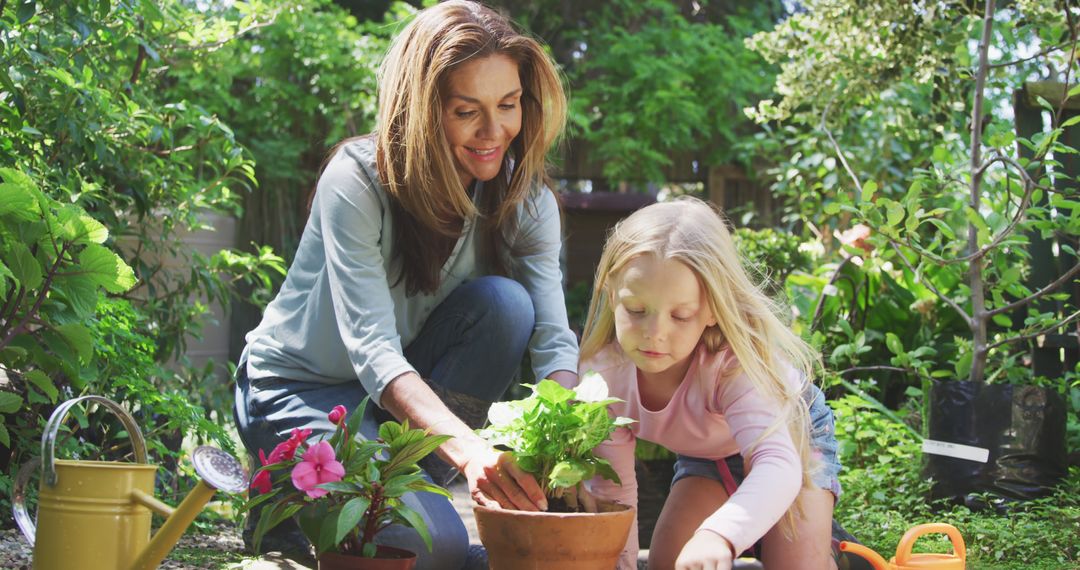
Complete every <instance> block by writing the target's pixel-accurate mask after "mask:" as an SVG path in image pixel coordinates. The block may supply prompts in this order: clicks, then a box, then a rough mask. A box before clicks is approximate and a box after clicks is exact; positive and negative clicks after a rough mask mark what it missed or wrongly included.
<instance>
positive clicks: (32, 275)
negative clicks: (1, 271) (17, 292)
mask: <svg viewBox="0 0 1080 570" xmlns="http://www.w3.org/2000/svg"><path fill="white" fill-rule="evenodd" d="M10 247H11V249H10V250H8V252H7V255H6V256H5V259H4V264H5V265H7V267H8V269H10V270H11V275H12V276H13V277H14V278H15V280H16V281H18V283H19V285H20V286H21V287H24V288H26V289H28V290H35V289H37V288H38V286H40V285H41V283H42V282H44V281H45V275H44V273H43V272H42V270H41V264H39V263H38V260H37V258H35V257H34V254H33V253H30V248H28V247H26V244H22V243H13V244H11V246H10Z"/></svg>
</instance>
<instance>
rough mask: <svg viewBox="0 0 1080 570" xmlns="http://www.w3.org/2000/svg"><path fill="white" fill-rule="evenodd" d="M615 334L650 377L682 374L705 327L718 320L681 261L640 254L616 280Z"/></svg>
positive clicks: (613, 298) (692, 274)
mask: <svg viewBox="0 0 1080 570" xmlns="http://www.w3.org/2000/svg"><path fill="white" fill-rule="evenodd" d="M611 304H612V309H613V311H614V315H615V336H616V338H617V339H618V341H619V346H621V347H622V349H623V352H625V353H626V354H627V355H628V356H629V357H630V359H631V360H632V361H633V362H634V364H635V365H637V368H638V370H640V371H641V373H642V377H643V378H644V379H646V380H648V379H650V377H660V376H661V375H662V376H663V378H665V379H669V380H675V379H682V377H683V376H684V375H685V374H686V371H687V369H688V368H689V366H690V356H691V354H692V353H693V352H694V349H695V348H696V347H697V345H698V342H699V341H700V340H701V334H702V333H703V332H704V331H705V328H706V327H708V326H712V325H715V324H716V319H715V318H713V314H712V311H711V310H710V309H709V304H708V302H707V301H706V299H705V292H704V289H703V288H702V287H701V284H700V283H699V281H698V278H697V275H695V274H694V272H693V271H692V270H691V269H690V268H689V267H687V266H686V265H685V264H683V263H682V262H680V261H675V260H673V259H660V258H657V257H656V256H654V255H641V256H638V257H635V258H634V259H632V260H630V262H629V263H627V264H626V267H624V268H623V269H622V271H621V272H620V273H619V274H618V275H617V276H616V278H615V279H614V281H613V282H612V289H611Z"/></svg>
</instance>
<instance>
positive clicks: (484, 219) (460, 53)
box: [235, 0, 577, 568]
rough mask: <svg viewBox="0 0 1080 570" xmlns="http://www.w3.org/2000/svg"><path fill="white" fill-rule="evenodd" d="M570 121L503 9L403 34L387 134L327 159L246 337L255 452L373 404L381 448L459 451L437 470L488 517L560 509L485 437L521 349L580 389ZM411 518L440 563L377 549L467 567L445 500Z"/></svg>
mask: <svg viewBox="0 0 1080 570" xmlns="http://www.w3.org/2000/svg"><path fill="white" fill-rule="evenodd" d="M565 117H566V97H565V94H564V92H563V90H562V84H561V82H560V80H559V76H558V74H557V71H556V68H555V66H554V64H553V63H552V61H551V60H550V59H549V57H548V56H547V55H546V54H545V53H544V51H543V49H542V47H541V46H540V45H539V44H538V43H537V42H536V41H535V40H533V39H531V38H529V37H526V36H524V35H522V34H521V33H519V32H517V31H515V30H514V29H513V28H512V27H511V26H510V24H509V23H508V22H507V21H506V20H505V19H504V18H503V17H501V16H500V15H498V14H496V13H495V12H493V11H492V10H490V9H488V8H486V7H483V6H481V5H479V4H476V3H474V2H469V1H463V0H453V1H450V2H446V3H443V4H439V5H436V6H433V7H431V8H428V9H426V10H423V11H421V12H420V13H419V14H418V15H417V16H416V18H415V19H414V20H413V21H412V22H411V23H410V24H409V25H408V26H406V27H405V28H404V29H403V30H402V31H401V33H400V34H399V35H398V37H397V38H396V39H395V40H394V42H393V44H392V45H391V48H390V51H389V53H388V54H387V56H386V58H385V60H384V62H383V64H382V67H381V68H380V71H379V113H378V121H377V127H376V130H375V132H374V133H373V134H372V135H369V136H367V137H361V138H359V139H353V140H348V141H345V142H343V143H342V144H340V145H339V146H338V147H337V148H336V149H335V150H334V151H333V152H332V154H331V158H330V159H329V160H328V163H327V165H326V168H325V170H324V172H323V173H322V175H321V177H320V179H319V182H318V185H317V187H316V192H315V196H314V198H313V202H312V209H311V214H310V217H309V219H308V222H307V226H306V228H305V230H304V234H303V237H302V238H301V241H300V245H299V249H298V250H297V254H296V259H295V261H294V262H293V265H292V267H291V268H290V269H289V273H288V275H287V276H286V279H285V283H284V285H282V288H281V291H280V292H279V293H278V295H277V297H276V298H275V299H274V301H273V302H271V303H270V305H269V306H268V307H267V309H266V312H265V315H264V317H263V321H262V323H261V324H260V325H259V326H258V327H257V328H256V329H255V330H254V331H252V332H251V333H249V334H248V336H247V343H248V344H247V347H246V348H245V350H244V353H243V356H242V358H241V365H240V367H239V369H238V371H237V387H236V408H235V412H236V419H237V423H238V425H239V428H240V434H241V437H242V439H243V440H244V444H245V446H246V447H247V448H248V450H249V451H250V452H251V453H253V454H254V453H257V450H258V449H264V450H269V449H271V448H272V447H273V446H274V445H276V444H277V443H278V442H279V441H281V440H284V439H286V438H287V436H288V434H289V433H290V432H291V430H292V429H293V428H310V429H312V430H313V434H312V437H313V438H316V437H318V436H319V435H321V434H325V433H328V432H331V431H332V429H333V426H331V425H330V423H329V421H328V420H327V419H326V415H327V412H329V411H330V409H332V408H333V407H334V406H335V405H338V404H344V405H345V406H346V407H348V408H349V409H353V408H355V407H356V406H357V405H358V404H359V403H360V402H361V400H362V399H363V398H364V397H365V396H370V397H371V401H372V402H373V403H374V404H375V406H377V407H378V409H374V410H369V413H368V414H367V419H368V420H369V421H368V423H367V424H366V425H365V426H364V430H365V431H364V433H365V434H367V435H368V436H369V437H374V436H375V433H376V430H377V421H376V418H379V417H381V418H382V419H388V418H389V415H392V416H393V417H395V418H397V419H399V420H408V422H409V424H410V425H411V426H413V427H420V428H424V429H428V430H431V431H432V432H433V433H436V434H448V435H452V436H454V437H453V439H451V440H449V441H448V442H447V443H446V444H444V445H443V446H442V447H441V448H440V450H439V452H438V453H439V456H440V457H441V458H442V459H443V460H445V461H446V462H447V463H448V464H449V465H450V466H451V467H453V468H456V469H458V470H460V471H461V472H462V473H463V474H464V475H465V477H466V479H467V481H468V485H469V490H470V493H471V494H472V496H473V498H474V499H475V500H476V501H477V502H479V503H481V504H487V505H501V506H503V507H506V508H518V509H524V510H542V509H545V508H546V504H545V501H544V495H543V492H542V491H541V490H540V488H539V486H538V485H537V483H536V481H535V480H534V479H533V478H532V477H531V476H529V475H528V474H526V473H524V472H523V471H521V469H520V468H518V467H517V466H516V465H515V464H514V463H513V462H512V461H511V460H510V459H509V457H508V456H506V455H503V454H501V453H499V452H498V451H496V450H495V449H493V448H492V447H490V446H489V445H488V444H487V443H486V442H484V441H483V440H481V439H479V438H478V437H477V436H476V435H474V434H473V432H472V429H473V428H476V427H479V426H480V425H481V424H482V423H483V421H484V418H485V414H486V411H487V407H488V406H489V405H490V403H491V402H493V401H495V400H496V399H498V398H499V397H500V396H501V395H502V393H503V392H504V391H505V389H506V388H507V387H508V386H509V384H510V382H511V381H512V380H513V379H514V376H515V374H516V373H517V371H518V370H519V366H520V362H521V359H522V357H523V356H524V354H525V351H526V350H528V353H529V356H530V361H531V363H532V367H533V370H534V372H535V374H536V376H537V377H538V378H544V377H549V378H554V379H557V380H559V381H563V382H568V383H573V382H574V380H575V378H576V370H577V343H576V339H575V337H574V335H573V333H572V332H571V331H570V329H569V327H568V325H567V318H566V309H565V304H564V300H563V294H562V288H561V274H560V270H559V250H560V247H561V239H560V224H559V212H558V207H557V202H556V198H555V196H554V194H553V193H552V192H551V191H550V190H549V189H547V188H546V186H545V185H544V184H543V181H544V156H545V154H546V152H547V151H548V149H549V148H550V147H551V145H552V144H553V143H554V141H555V139H556V137H557V136H558V135H559V134H560V133H561V130H562V128H563V126H564V123H565ZM387 413H388V414H389V415H387ZM429 471H436V470H435V469H430V470H429ZM436 482H437V483H444V482H445V481H443V480H437V481H436ZM411 500H412V501H413V503H414V504H412V505H411V506H412V507H413V508H414V509H416V510H418V511H420V512H421V513H423V514H424V516H425V517H426V518H428V520H429V523H430V524H429V526H430V527H432V534H433V538H434V540H435V546H434V548H433V553H434V554H437V556H435V555H433V554H432V553H431V552H428V551H427V549H426V548H425V547H424V546H423V543H422V542H421V541H420V539H419V537H418V536H417V535H416V534H415V532H413V531H406V530H405V529H392V530H390V531H387V532H384V533H382V534H380V537H381V541H380V542H385V543H389V544H393V545H395V546H401V547H404V548H408V549H410V550H413V551H414V552H417V553H418V554H419V558H420V560H419V564H418V567H420V568H460V567H462V564H463V562H464V559H465V551H466V549H467V547H468V539H467V535H466V533H465V529H464V526H463V525H462V523H461V521H460V519H459V518H458V517H457V514H456V512H455V511H454V509H453V507H452V505H451V504H450V502H449V501H447V500H446V499H445V498H442V497H437V496H434V495H422V496H417V497H412V499H411ZM398 531H400V532H398ZM268 540H270V538H268Z"/></svg>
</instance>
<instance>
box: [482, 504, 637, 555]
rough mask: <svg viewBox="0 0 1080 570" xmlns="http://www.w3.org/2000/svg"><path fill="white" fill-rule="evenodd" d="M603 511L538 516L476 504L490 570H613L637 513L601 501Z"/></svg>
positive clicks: (532, 513) (539, 514) (536, 514)
mask: <svg viewBox="0 0 1080 570" xmlns="http://www.w3.org/2000/svg"><path fill="white" fill-rule="evenodd" d="M600 507H601V510H602V511H606V512H600V513H537V512H527V511H515V510H505V509H489V508H487V507H481V506H476V507H474V508H473V513H474V514H475V515H476V527H477V530H478V531H479V532H480V542H482V543H484V547H485V548H487V552H488V561H489V564H490V567H491V570H611V569H612V568H614V567H615V565H616V564H617V563H618V560H619V553H621V552H622V549H623V547H624V546H626V537H627V536H629V535H630V525H631V524H632V523H633V522H634V516H635V511H634V510H633V509H630V508H628V507H626V506H624V505H616V504H612V503H601V505H600Z"/></svg>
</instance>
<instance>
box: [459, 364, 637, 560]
mask: <svg viewBox="0 0 1080 570" xmlns="http://www.w3.org/2000/svg"><path fill="white" fill-rule="evenodd" d="M530 388H532V392H533V393H532V395H531V396H529V397H527V398H524V399H521V400H515V401H511V402H498V403H496V404H494V405H492V407H491V409H490V410H489V412H488V419H489V420H490V422H491V423H490V425H489V427H487V428H485V429H483V430H480V432H479V433H480V435H481V436H482V437H484V438H486V439H487V440H488V441H490V442H491V443H492V444H494V445H496V446H501V447H505V448H507V449H509V450H510V452H511V453H512V454H513V456H514V459H515V460H516V461H517V463H518V465H519V466H521V468H522V469H524V470H525V471H527V472H529V473H532V474H533V475H534V476H536V479H537V481H539V483H540V486H541V487H542V488H543V489H544V493H545V495H546V496H547V498H548V512H539V513H536V512H525V511H517V510H510V509H491V508H488V507H483V506H476V507H474V509H473V510H474V513H475V514H476V525H477V530H478V531H479V533H480V541H481V542H483V543H484V546H485V547H486V548H487V551H488V559H489V561H490V564H491V567H492V568H494V569H496V570H499V569H515V570H518V569H521V570H526V569H536V570H538V569H549V568H550V569H552V570H554V569H557V568H558V569H564V568H574V569H580V570H587V569H593V568H596V569H601V570H610V569H611V568H614V567H615V564H616V563H617V561H618V558H619V553H620V552H621V551H622V549H623V547H624V546H625V545H626V537H627V536H628V535H629V533H630V526H631V524H632V523H633V520H634V511H633V510H632V509H629V508H628V507H626V506H623V505H617V504H612V503H603V502H600V503H599V504H598V505H597V509H595V510H596V511H597V512H584V511H585V510H586V509H585V508H584V504H583V503H584V501H579V500H577V498H578V497H585V496H586V495H585V494H584V492H583V488H584V487H583V484H584V482H585V481H588V480H589V479H592V478H593V477H594V476H596V475H600V476H602V477H604V478H607V479H610V480H613V481H618V475H616V474H615V471H614V469H612V468H611V465H610V464H609V463H608V462H607V461H606V460H604V459H601V458H599V457H596V455H594V453H593V449H594V448H596V446H597V445H599V444H600V443H602V442H603V441H604V440H606V439H607V438H608V437H609V436H610V435H611V433H612V432H613V431H615V429H616V428H618V427H620V426H624V425H627V424H629V423H631V422H632V421H633V420H631V419H629V418H622V417H612V416H611V415H610V414H609V413H608V405H609V404H611V403H614V402H617V401H618V400H617V399H615V398H608V397H607V396H608V388H607V383H606V382H604V379H603V378H601V377H600V376H599V375H598V374H595V373H592V372H590V373H588V374H586V375H584V377H583V378H582V381H581V383H580V384H579V385H578V386H577V388H576V389H574V390H569V389H567V388H564V387H562V386H560V385H559V384H558V383H557V382H554V381H552V380H541V381H540V382H539V383H537V384H536V385H535V386H530Z"/></svg>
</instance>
